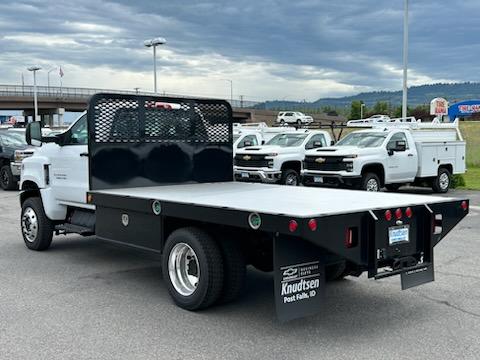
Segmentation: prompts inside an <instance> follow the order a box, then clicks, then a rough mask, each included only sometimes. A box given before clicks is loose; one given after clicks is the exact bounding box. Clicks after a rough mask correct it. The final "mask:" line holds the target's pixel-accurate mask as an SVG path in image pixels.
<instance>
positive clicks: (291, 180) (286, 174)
mask: <svg viewBox="0 0 480 360" xmlns="http://www.w3.org/2000/svg"><path fill="white" fill-rule="evenodd" d="M280 183H281V184H283V185H289V186H298V184H300V176H299V175H298V173H297V172H296V171H295V170H283V172H282V178H281V179H280Z"/></svg>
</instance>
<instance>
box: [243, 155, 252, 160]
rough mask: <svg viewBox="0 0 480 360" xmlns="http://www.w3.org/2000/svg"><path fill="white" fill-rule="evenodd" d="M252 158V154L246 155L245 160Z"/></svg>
mask: <svg viewBox="0 0 480 360" xmlns="http://www.w3.org/2000/svg"><path fill="white" fill-rule="evenodd" d="M251 158H252V157H251V156H250V155H245V156H244V157H243V160H247V161H248V160H250V159H251Z"/></svg>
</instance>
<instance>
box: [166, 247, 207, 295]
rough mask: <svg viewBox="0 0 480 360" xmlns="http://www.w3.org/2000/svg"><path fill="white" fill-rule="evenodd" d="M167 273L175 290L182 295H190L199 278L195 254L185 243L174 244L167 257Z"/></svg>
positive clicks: (198, 267)
mask: <svg viewBox="0 0 480 360" xmlns="http://www.w3.org/2000/svg"><path fill="white" fill-rule="evenodd" d="M168 275H169V276H170V281H171V282H172V285H173V287H174V288H175V290H176V291H177V292H178V293H179V294H180V295H183V296H190V295H192V294H193V293H194V292H195V290H196V289H197V286H198V282H199V280H200V265H199V263H198V257H197V254H195V251H193V249H192V248H191V247H190V246H189V245H188V244H185V243H178V244H176V245H175V246H174V247H173V249H172V250H171V251H170V255H169V257H168Z"/></svg>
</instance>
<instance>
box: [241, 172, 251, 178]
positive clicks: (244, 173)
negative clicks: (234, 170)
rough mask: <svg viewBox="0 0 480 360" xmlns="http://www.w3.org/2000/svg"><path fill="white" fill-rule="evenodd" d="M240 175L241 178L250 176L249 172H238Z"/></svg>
mask: <svg viewBox="0 0 480 360" xmlns="http://www.w3.org/2000/svg"><path fill="white" fill-rule="evenodd" d="M240 176H241V177H242V178H249V177H250V174H249V173H246V172H242V173H241V174H240Z"/></svg>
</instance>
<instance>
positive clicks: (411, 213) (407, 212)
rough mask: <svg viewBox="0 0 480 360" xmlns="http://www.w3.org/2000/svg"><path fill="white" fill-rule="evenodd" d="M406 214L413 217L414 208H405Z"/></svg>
mask: <svg viewBox="0 0 480 360" xmlns="http://www.w3.org/2000/svg"><path fill="white" fill-rule="evenodd" d="M405 215H406V216H407V217H408V218H409V219H410V218H411V217H412V215H413V211H412V209H411V208H409V207H408V208H407V209H406V210H405Z"/></svg>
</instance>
